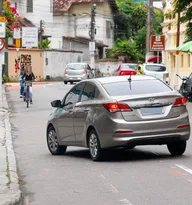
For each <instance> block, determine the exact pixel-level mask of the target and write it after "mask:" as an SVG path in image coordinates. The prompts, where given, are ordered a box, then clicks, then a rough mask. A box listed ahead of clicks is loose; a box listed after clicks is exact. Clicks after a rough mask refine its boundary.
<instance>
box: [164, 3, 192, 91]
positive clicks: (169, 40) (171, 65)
mask: <svg viewBox="0 0 192 205" xmlns="http://www.w3.org/2000/svg"><path fill="white" fill-rule="evenodd" d="M173 1H174V0H166V5H165V8H164V14H165V17H164V22H163V23H162V27H163V34H164V35H165V39H166V42H165V51H164V52H163V54H162V58H163V63H164V64H165V65H166V66H167V68H168V71H169V75H170V79H171V86H174V87H176V88H178V86H179V85H180V84H181V81H180V80H179V79H178V77H177V76H176V74H179V75H180V76H181V77H183V76H188V75H189V74H190V73H191V72H192V66H191V59H192V58H191V54H190V53H183V52H179V54H178V55H177V53H176V47H177V21H178V16H177V15H176V16H174V17H173V15H171V12H172V9H173ZM185 29H186V25H185V24H180V43H179V45H182V44H183V43H184V42H185Z"/></svg>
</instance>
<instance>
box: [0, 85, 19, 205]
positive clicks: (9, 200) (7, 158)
mask: <svg viewBox="0 0 192 205" xmlns="http://www.w3.org/2000/svg"><path fill="white" fill-rule="evenodd" d="M2 91H3V93H2V96H0V119H1V120H0V205H18V204H21V201H22V194H21V191H20V187H19V178H18V174H17V164H16V157H15V152H14V150H13V139H12V131H11V124H10V119H9V107H8V103H7V99H6V92H5V87H3V88H2Z"/></svg>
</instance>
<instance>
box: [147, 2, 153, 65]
mask: <svg viewBox="0 0 192 205" xmlns="http://www.w3.org/2000/svg"><path fill="white" fill-rule="evenodd" d="M147 9H148V12H147V35H146V56H145V61H146V62H147V60H148V58H149V57H150V55H151V49H150V39H151V33H152V11H153V0H147Z"/></svg>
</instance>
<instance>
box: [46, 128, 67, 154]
mask: <svg viewBox="0 0 192 205" xmlns="http://www.w3.org/2000/svg"><path fill="white" fill-rule="evenodd" d="M47 146H48V149H49V151H50V152H51V154H52V155H62V154H65V152H66V150H67V146H60V145H59V143H58V138H57V133H56V131H55V129H54V127H53V126H51V127H49V129H48V131H47Z"/></svg>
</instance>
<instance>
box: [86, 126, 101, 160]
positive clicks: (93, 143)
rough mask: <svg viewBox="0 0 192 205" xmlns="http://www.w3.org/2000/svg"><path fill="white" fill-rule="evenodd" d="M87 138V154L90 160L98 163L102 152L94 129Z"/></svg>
mask: <svg viewBox="0 0 192 205" xmlns="http://www.w3.org/2000/svg"><path fill="white" fill-rule="evenodd" d="M88 137H89V138H88V139H89V141H88V146H89V152H90V155H91V158H92V160H93V161H100V160H101V155H102V150H101V146H100V142H99V138H98V135H97V133H96V131H95V130H94V129H93V130H91V131H90V132H89V135H88Z"/></svg>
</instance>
